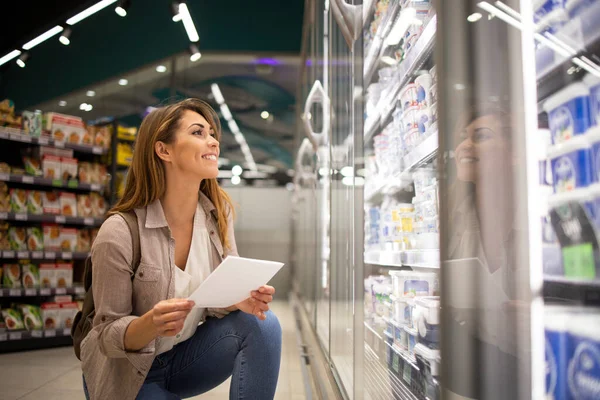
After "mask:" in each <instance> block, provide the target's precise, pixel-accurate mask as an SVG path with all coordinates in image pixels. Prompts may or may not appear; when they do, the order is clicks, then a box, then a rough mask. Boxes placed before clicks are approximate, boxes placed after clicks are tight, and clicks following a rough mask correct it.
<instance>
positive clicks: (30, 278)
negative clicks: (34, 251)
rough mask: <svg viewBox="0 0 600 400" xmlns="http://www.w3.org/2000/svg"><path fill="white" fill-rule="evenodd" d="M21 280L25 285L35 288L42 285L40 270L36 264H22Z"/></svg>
mask: <svg viewBox="0 0 600 400" xmlns="http://www.w3.org/2000/svg"><path fill="white" fill-rule="evenodd" d="M21 271H22V273H21V282H22V283H23V287H26V288H33V287H37V286H39V285H40V270H39V268H38V267H37V265H35V264H29V263H26V264H23V265H21Z"/></svg>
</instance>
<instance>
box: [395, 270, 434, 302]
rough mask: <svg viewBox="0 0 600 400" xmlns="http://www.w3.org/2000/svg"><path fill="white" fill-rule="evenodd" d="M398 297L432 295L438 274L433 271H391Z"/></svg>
mask: <svg viewBox="0 0 600 400" xmlns="http://www.w3.org/2000/svg"><path fill="white" fill-rule="evenodd" d="M390 275H391V277H392V284H393V292H394V296H395V297H396V298H399V297H415V296H430V295H432V294H433V286H434V284H435V281H436V280H437V275H436V274H435V273H433V272H415V271H390Z"/></svg>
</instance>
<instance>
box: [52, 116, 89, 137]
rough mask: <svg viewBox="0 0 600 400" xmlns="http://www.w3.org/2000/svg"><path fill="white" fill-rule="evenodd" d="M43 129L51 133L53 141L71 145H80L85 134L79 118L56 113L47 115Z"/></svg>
mask: <svg viewBox="0 0 600 400" xmlns="http://www.w3.org/2000/svg"><path fill="white" fill-rule="evenodd" d="M44 127H45V128H46V129H47V130H49V131H50V132H51V136H52V138H53V139H54V140H57V141H62V142H69V143H72V144H81V142H82V140H83V138H84V135H85V134H86V133H87V130H86V129H85V124H84V123H83V120H82V119H81V118H78V117H74V116H71V115H64V114H58V113H47V114H46V115H45V124H44Z"/></svg>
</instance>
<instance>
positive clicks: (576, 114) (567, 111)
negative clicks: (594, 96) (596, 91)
mask: <svg viewBox="0 0 600 400" xmlns="http://www.w3.org/2000/svg"><path fill="white" fill-rule="evenodd" d="M589 95H590V90H589V89H588V88H587V86H586V85H584V84H583V83H581V82H577V83H573V84H571V85H569V86H567V87H565V88H564V89H562V90H560V91H559V92H557V93H556V94H554V95H552V96H551V97H550V98H548V100H546V102H545V103H544V111H546V112H547V113H548V122H549V125H550V131H551V132H552V143H554V144H559V143H563V142H566V141H568V140H570V139H572V138H573V137H575V136H577V135H583V134H585V133H586V132H587V130H588V129H589V128H590V127H591V126H592V123H591V120H590V98H589Z"/></svg>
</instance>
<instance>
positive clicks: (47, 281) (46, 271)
mask: <svg viewBox="0 0 600 400" xmlns="http://www.w3.org/2000/svg"><path fill="white" fill-rule="evenodd" d="M39 273H40V284H41V286H43V287H56V264H48V263H46V264H40V270H39Z"/></svg>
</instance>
